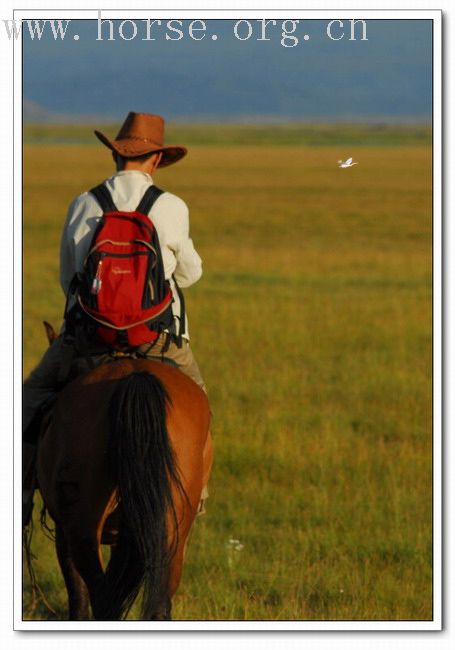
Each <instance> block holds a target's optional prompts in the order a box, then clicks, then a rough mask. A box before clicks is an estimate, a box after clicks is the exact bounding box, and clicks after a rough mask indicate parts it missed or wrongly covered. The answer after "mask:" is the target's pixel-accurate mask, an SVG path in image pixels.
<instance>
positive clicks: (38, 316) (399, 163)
mask: <svg viewBox="0 0 455 650" xmlns="http://www.w3.org/2000/svg"><path fill="white" fill-rule="evenodd" d="M197 128H199V127H197ZM365 128H367V127H365ZM368 128H369V127H368ZM272 129H273V127H272ZM243 130H244V133H245V136H244V137H243V140H242V142H243V143H240V142H237V143H233V142H232V141H230V142H229V143H227V142H226V141H225V139H224V135H220V138H221V140H222V141H221V142H220V141H216V139H215V141H211V142H206V143H201V142H200V140H198V137H197V133H194V132H193V140H191V134H189V133H190V130H189V129H187V131H186V132H187V136H188V137H187V139H184V138H183V135H184V134H183V132H182V134H181V135H182V138H179V139H178V140H177V139H176V141H181V142H182V143H185V142H189V141H193V142H194V144H193V146H191V151H190V155H189V156H188V158H187V160H186V161H185V162H182V163H180V164H179V165H176V166H175V167H173V168H170V169H169V170H163V171H162V172H160V173H159V174H158V175H157V177H156V181H157V183H158V184H159V185H161V186H162V187H165V188H166V189H168V190H170V191H173V192H175V193H177V194H178V195H180V196H182V197H183V198H184V199H185V201H186V202H187V203H188V205H189V206H190V215H191V228H192V237H193V239H194V241H195V244H196V247H197V249H198V250H199V252H200V254H201V256H202V258H203V260H204V276H203V278H202V280H201V281H200V283H198V284H197V285H195V286H194V287H192V288H191V289H189V290H188V291H187V302H188V312H189V318H190V328H191V332H192V338H193V349H194V351H195V354H196V356H197V359H198V361H199V364H200V366H201V369H202V371H203V375H204V377H205V380H206V383H207V385H208V387H209V394H210V399H211V404H212V408H213V412H214V421H213V433H214V442H215V453H216V460H215V465H214V469H213V474H212V480H211V497H210V500H209V504H208V514H207V515H205V516H204V517H201V518H200V519H199V520H198V521H197V523H196V525H195V526H194V530H193V533H192V538H191V541H190V545H189V550H188V554H187V561H186V566H185V571H184V577H183V581H182V584H181V586H180V589H179V592H178V595H177V596H176V598H175V600H174V617H175V618H180V619H202V620H205V619H207V620H231V619H239V620H253V619H261V620H375V621H376V620H402V619H406V620H429V619H431V618H432V510H431V505H432V431H431V408H432V404H431V334H432V332H431V316H432V314H431V291H432V284H431V263H432V259H431V235H432V233H431V229H432V223H431V149H430V144H429V141H428V133H427V135H426V136H425V137H424V138H423V140H422V139H421V138H419V137H414V136H415V134H414V136H412V134H410V133H409V132H406V129H404V130H403V129H402V130H401V135H399V136H398V135H396V138H395V143H394V142H393V139H391V138H390V137H389V135H388V134H387V136H386V137H385V138H384V139H383V141H382V142H381V141H380V138H379V137H378V139H377V140H376V141H374V142H372V141H371V140H370V141H369V140H368V138H366V141H365V140H364V141H362V137H361V133H362V129H359V130H358V131H357V132H354V133H351V140H348V141H347V142H345V141H344V140H343V138H342V139H341V141H336V140H334V139H333V138H332V140H331V141H329V140H327V139H326V140H321V139H320V140H316V141H314V142H313V144H312V145H311V146H310V144H309V143H306V144H305V143H300V144H298V146H296V145H292V144H286V143H283V141H282V138H281V136H279V137H278V136H277V141H276V142H270V141H269V140H268V139H267V138H266V140H265V141H260V142H258V141H257V140H256V141H255V142H254V143H252V142H251V139H253V140H254V137H253V136H252V135H251V132H250V135H249V136H248V135H247V133H248V132H247V130H246V129H245V128H244V129H243ZM240 131H241V129H240ZM188 134H189V135H188ZM48 135H49V134H48ZM268 137H270V135H269V136H268ZM60 138H62V139H63V140H65V141H68V132H67V133H66V134H65V137H63V136H62V135H61V134H60ZM172 139H173V138H172ZM76 141H77V138H76V139H75V140H73V142H76ZM169 141H171V137H170V138H169ZM26 142H27V144H26V145H25V149H24V154H25V157H24V372H25V373H28V372H29V371H30V370H31V368H32V367H33V365H34V364H35V363H36V362H37V361H38V360H39V358H40V355H41V353H42V352H43V350H44V347H45V340H44V334H43V332H42V329H41V325H40V323H41V321H42V320H43V319H44V318H46V319H48V320H51V321H53V322H54V323H55V324H58V323H59V322H60V320H61V314H62V310H63V296H62V294H61V291H60V288H59V284H58V245H59V237H60V230H61V227H62V223H63V219H64V216H65V212H66V208H67V205H68V203H69V202H70V200H71V199H72V198H73V196H74V195H76V194H78V193H79V192H81V191H84V190H86V189H87V188H88V187H91V186H93V184H94V183H95V182H96V181H98V180H100V179H102V178H104V177H106V176H108V175H110V174H111V164H110V159H109V155H108V153H107V152H106V150H104V148H103V147H102V146H101V145H96V144H94V145H92V146H90V145H87V144H77V143H73V144H72V145H71V146H64V145H62V144H52V143H50V142H49V141H47V142H40V143H38V142H37V141H36V140H33V138H30V130H29V131H28V132H26ZM299 142H300V141H299ZM382 145H384V146H382ZM346 155H353V156H354V157H355V159H357V160H359V162H360V164H359V165H358V166H356V167H354V168H353V169H348V170H340V169H338V167H337V165H336V161H337V160H338V159H339V158H341V157H344V156H346ZM230 538H236V539H239V540H240V542H241V543H242V544H243V548H242V549H241V550H239V551H236V550H234V549H233V548H232V547H230V545H229V543H228V540H229V539H230ZM34 551H35V553H36V555H37V560H36V562H35V565H36V572H37V577H38V580H39V582H40V585H41V587H42V588H43V589H44V591H45V592H46V594H47V597H48V599H49V601H50V603H51V604H52V606H53V608H54V609H55V611H56V612H57V614H58V615H59V616H61V617H63V616H64V612H65V594H64V589H63V583H62V579H61V577H60V575H59V573H58V569H57V563H56V561H55V553H54V550H53V547H52V543H51V542H49V541H48V540H47V539H46V538H45V537H44V536H43V535H42V534H40V533H37V535H36V537H35V543H34ZM24 604H25V616H26V617H28V618H36V619H40V618H43V619H46V618H53V615H52V614H49V612H47V611H46V609H45V608H44V607H42V606H41V605H38V606H37V607H36V608H35V609H34V610H32V609H31V606H30V595H29V589H28V580H27V578H26V579H25V591H24Z"/></svg>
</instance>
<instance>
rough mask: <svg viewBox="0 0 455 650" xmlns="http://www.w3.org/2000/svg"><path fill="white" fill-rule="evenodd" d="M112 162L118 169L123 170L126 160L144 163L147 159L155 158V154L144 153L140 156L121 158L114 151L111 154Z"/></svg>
mask: <svg viewBox="0 0 455 650" xmlns="http://www.w3.org/2000/svg"><path fill="white" fill-rule="evenodd" d="M112 155H113V157H114V160H115V162H116V164H117V168H118V169H123V168H124V167H125V164H126V163H127V162H128V160H137V161H138V162H145V161H146V160H147V159H148V158H151V157H152V156H155V155H156V153H144V154H142V156H121V155H120V154H119V153H117V152H116V151H113V152H112Z"/></svg>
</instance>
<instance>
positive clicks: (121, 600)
mask: <svg viewBox="0 0 455 650" xmlns="http://www.w3.org/2000/svg"><path fill="white" fill-rule="evenodd" d="M169 401H170V398H169V396H168V394H167V392H166V389H165V388H164V386H163V384H162V383H161V381H160V380H159V379H158V378H157V377H155V376H154V375H152V374H149V373H147V372H136V373H132V374H130V375H128V376H127V377H124V378H122V379H121V380H119V382H118V385H117V387H116V389H115V391H114V393H113V395H112V397H111V400H110V405H109V414H110V439H109V448H108V449H109V450H108V454H109V468H110V471H111V473H112V476H113V479H114V481H115V483H116V485H117V486H118V497H119V507H120V508H121V525H120V530H119V533H118V541H117V543H116V545H115V546H114V547H113V551H112V555H111V560H110V562H109V564H108V566H107V569H106V573H105V581H104V587H105V593H104V596H105V597H104V598H103V599H102V600H103V601H104V606H103V609H105V611H104V612H99V614H101V617H102V618H103V619H105V620H118V619H120V618H124V617H125V616H126V615H127V614H128V612H129V610H130V608H131V606H132V604H133V602H134V600H135V599H136V597H137V596H138V594H139V591H140V590H141V588H143V600H142V613H141V619H142V620H150V619H151V618H153V617H155V616H157V614H158V612H159V611H160V608H162V607H163V606H164V607H166V606H167V604H168V602H169V594H168V579H169V565H170V561H171V559H172V555H173V553H174V552H175V547H176V545H177V541H178V540H177V532H178V528H177V517H176V512H175V507H174V503H173V499H172V492H171V488H172V485H173V484H174V485H176V486H177V488H178V489H179V491H180V492H181V493H182V494H183V495H185V492H184V490H183V486H182V483H181V481H180V478H179V472H178V468H177V464H176V460H175V458H174V454H173V450H172V447H171V444H170V441H169V436H168V432H167V427H166V407H167V404H168V403H169ZM169 515H171V521H173V523H174V530H175V533H174V536H173V543H172V544H170V543H169V535H168V521H169V519H168V517H169Z"/></svg>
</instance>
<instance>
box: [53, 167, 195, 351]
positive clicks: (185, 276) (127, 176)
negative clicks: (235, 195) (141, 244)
mask: <svg viewBox="0 0 455 650" xmlns="http://www.w3.org/2000/svg"><path fill="white" fill-rule="evenodd" d="M104 183H105V185H106V186H107V188H108V189H109V191H110V193H111V196H112V200H113V201H114V203H115V205H116V207H117V209H118V210H125V211H133V210H135V209H136V208H137V206H138V204H139V202H140V200H141V198H142V197H143V195H144V193H145V190H146V189H147V188H148V187H149V186H150V185H153V180H152V177H151V176H149V175H148V174H146V173H144V172H141V171H137V170H125V171H121V172H117V173H116V174H114V175H113V176H111V177H110V178H108V179H107V180H106V181H104ZM101 215H102V210H101V208H100V206H99V203H98V202H97V200H96V199H95V197H94V196H93V195H92V194H90V192H84V193H83V194H80V195H79V196H77V197H76V198H75V199H74V201H73V202H72V203H71V205H70V206H69V208H68V215H67V217H66V222H65V226H64V228H63V233H62V238H61V244H60V284H61V285H62V289H63V291H64V293H65V295H67V294H68V289H69V286H70V283H71V280H72V279H73V276H74V274H75V273H79V272H81V271H82V270H83V267H84V262H85V258H86V256H87V254H88V249H89V246H90V243H91V241H92V238H93V234H94V231H95V228H96V226H97V224H98V222H99V220H100V218H101ZM149 217H150V219H151V220H152V221H153V224H154V226H155V228H156V230H157V232H158V238H159V240H160V245H161V252H162V257H163V265H164V273H165V277H166V279H167V280H169V281H170V283H171V288H172V290H173V292H172V293H173V297H174V302H173V304H172V312H173V314H174V317H176V318H178V317H179V316H180V301H179V297H178V295H177V292H176V291H175V288H174V282H173V280H172V277H171V276H172V275H174V276H175V279H176V280H177V282H178V284H179V286H180V287H182V288H185V287H189V286H191V285H192V284H194V283H195V282H197V280H199V278H200V277H201V275H202V262H201V258H200V257H199V255H198V254H197V252H196V250H195V248H194V246H193V242H192V240H191V239H190V236H189V218H188V207H187V205H186V203H185V202H184V201H182V199H180V198H179V197H178V196H175V195H174V194H171V193H170V192H164V194H161V196H159V197H158V199H157V200H156V201H155V203H154V204H153V206H152V209H151V210H150V213H149ZM177 331H178V323H177ZM185 337H186V338H188V339H189V335H188V321H186V326H185Z"/></svg>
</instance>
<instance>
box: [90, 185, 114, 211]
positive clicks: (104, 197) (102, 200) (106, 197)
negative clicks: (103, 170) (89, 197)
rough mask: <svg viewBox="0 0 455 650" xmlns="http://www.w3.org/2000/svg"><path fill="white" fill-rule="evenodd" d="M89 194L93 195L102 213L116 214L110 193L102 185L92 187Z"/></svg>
mask: <svg viewBox="0 0 455 650" xmlns="http://www.w3.org/2000/svg"><path fill="white" fill-rule="evenodd" d="M90 194H93V196H94V197H95V199H96V200H97V201H98V203H99V204H100V206H101V209H102V211H103V212H117V206H116V205H115V203H114V201H113V200H112V196H111V193H110V192H109V190H108V189H107V187H106V185H105V184H104V183H100V185H97V186H96V187H92V189H91V190H90Z"/></svg>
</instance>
